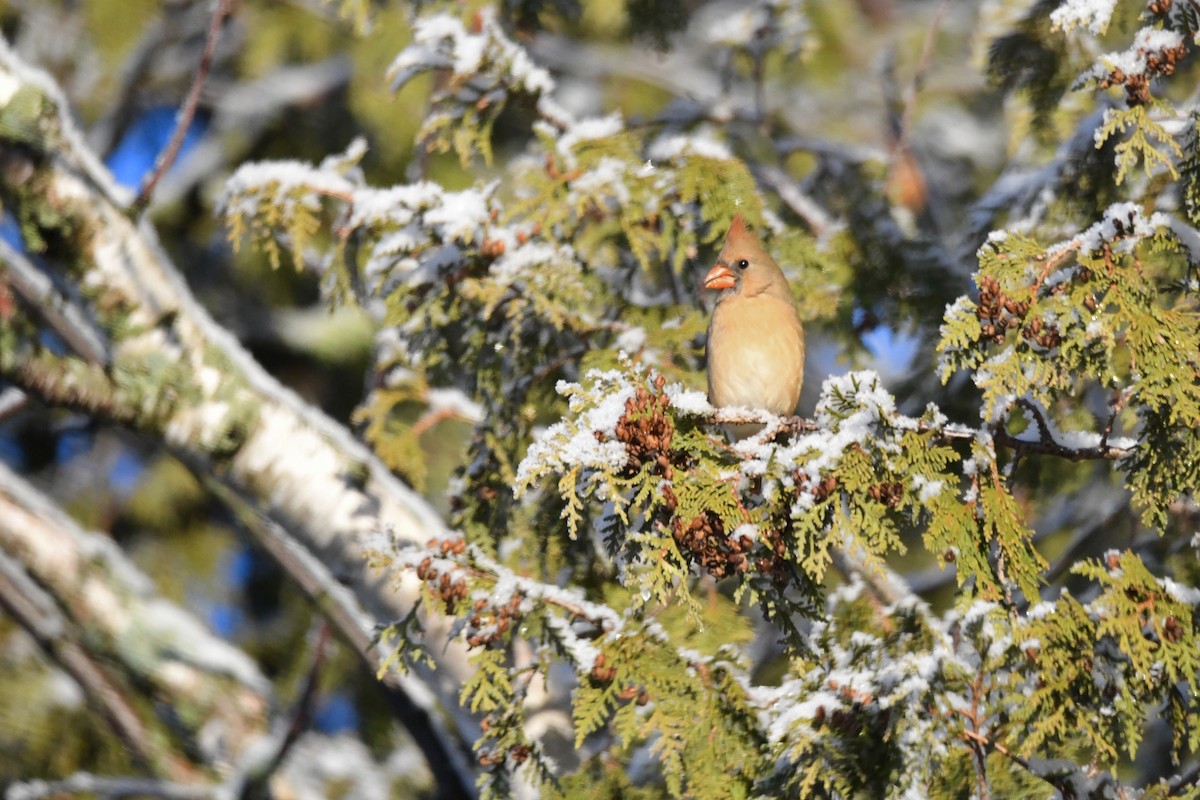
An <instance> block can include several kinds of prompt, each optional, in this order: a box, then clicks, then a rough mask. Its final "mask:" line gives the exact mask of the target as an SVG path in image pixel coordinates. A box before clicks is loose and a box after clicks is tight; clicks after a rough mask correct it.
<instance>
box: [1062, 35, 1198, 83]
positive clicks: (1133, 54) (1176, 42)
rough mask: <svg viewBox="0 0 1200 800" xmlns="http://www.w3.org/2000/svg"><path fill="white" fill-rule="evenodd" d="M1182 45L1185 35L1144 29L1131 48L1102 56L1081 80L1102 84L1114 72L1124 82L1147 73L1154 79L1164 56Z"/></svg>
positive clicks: (1134, 38) (1135, 36)
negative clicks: (1116, 72)
mask: <svg viewBox="0 0 1200 800" xmlns="http://www.w3.org/2000/svg"><path fill="white" fill-rule="evenodd" d="M1183 42H1184V39H1183V35H1182V34H1180V33H1178V32H1177V31H1173V30H1168V29H1165V28H1142V29H1141V30H1139V31H1138V32H1137V33H1136V34H1134V37H1133V43H1132V44H1131V45H1130V46H1129V47H1128V48H1126V49H1125V50H1120V51H1116V52H1112V53H1105V54H1104V55H1102V56H1100V57H1099V58H1098V59H1097V60H1096V63H1095V64H1094V65H1092V67H1091V69H1089V70H1087V71H1086V72H1084V73H1083V75H1082V76H1081V79H1082V80H1088V79H1091V80H1096V81H1100V80H1103V79H1104V78H1107V77H1108V76H1109V75H1111V74H1112V73H1113V72H1114V71H1119V72H1120V73H1121V76H1122V77H1123V78H1124V79H1128V78H1129V77H1130V76H1134V75H1146V74H1147V73H1149V74H1150V76H1151V77H1154V76H1155V75H1157V74H1159V71H1160V69H1161V66H1160V65H1161V60H1162V54H1163V53H1164V52H1165V51H1168V50H1178V49H1179V48H1180V47H1182V46H1183ZM1124 82H1125V80H1122V81H1120V83H1124Z"/></svg>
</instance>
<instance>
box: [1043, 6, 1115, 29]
mask: <svg viewBox="0 0 1200 800" xmlns="http://www.w3.org/2000/svg"><path fill="white" fill-rule="evenodd" d="M1116 5H1117V0H1063V2H1062V3H1060V4H1059V6H1058V8H1056V9H1054V10H1053V11H1051V12H1050V22H1051V23H1053V25H1054V27H1056V28H1059V29H1061V30H1064V31H1072V30H1074V29H1075V28H1087V29H1088V31H1089V32H1090V33H1091V34H1092V35H1093V36H1099V35H1101V34H1103V33H1104V32H1105V31H1106V30H1108V23H1109V20H1111V19H1112V14H1113V9H1114V8H1115V7H1116Z"/></svg>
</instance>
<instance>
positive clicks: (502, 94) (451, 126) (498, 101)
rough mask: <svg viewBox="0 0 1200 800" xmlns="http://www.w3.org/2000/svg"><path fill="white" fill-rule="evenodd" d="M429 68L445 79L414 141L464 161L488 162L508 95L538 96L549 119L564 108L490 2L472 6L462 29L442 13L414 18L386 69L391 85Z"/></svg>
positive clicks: (397, 85) (399, 84) (546, 77)
mask: <svg viewBox="0 0 1200 800" xmlns="http://www.w3.org/2000/svg"><path fill="white" fill-rule="evenodd" d="M434 70H435V71H440V72H446V73H448V75H449V78H448V80H447V81H446V84H445V86H444V87H440V88H438V89H437V91H436V92H435V94H434V96H433V98H432V106H433V108H432V112H431V113H430V114H429V115H428V116H427V117H426V120H425V124H424V125H423V126H422V127H421V131H420V133H419V134H418V140H419V141H421V142H423V143H424V144H425V145H426V146H428V147H431V148H433V149H435V150H438V151H442V152H445V151H448V150H450V149H453V150H454V151H455V153H457V154H458V156H459V159H460V160H461V161H462V163H463V164H464V165H466V164H467V163H469V162H470V160H471V157H472V156H473V155H474V154H475V153H479V154H480V155H482V156H483V158H484V160H485V161H489V162H490V161H491V141H490V139H491V129H492V125H493V124H494V123H495V121H496V118H497V117H498V116H499V115H500V112H501V111H502V110H503V109H504V107H505V106H506V105H507V104H508V102H509V101H510V100H511V99H513V97H514V95H516V96H527V97H533V98H535V99H538V100H539V106H544V113H546V115H547V116H551V117H552V118H553V117H558V116H561V114H562V113H563V112H561V110H560V109H558V107H557V106H556V105H554V104H553V101H552V100H551V99H550V98H549V95H550V94H551V92H552V91H553V90H554V81H553V79H552V78H551V77H550V73H549V72H547V71H546V70H545V69H543V68H542V67H539V66H537V65H536V64H535V63H534V62H533V59H531V58H530V57H529V53H528V52H527V51H526V50H525V48H523V47H521V46H520V45H518V44H516V43H515V42H513V41H512V40H511V39H509V38H508V36H507V35H506V34H505V33H504V30H503V29H502V28H501V26H500V24H499V22H498V20H497V19H496V15H495V11H494V10H493V9H491V8H485V9H483V10H481V11H479V12H477V13H476V14H475V15H474V16H473V17H472V19H471V24H470V27H469V28H468V26H467V25H465V24H464V23H463V22H462V21H461V20H459V19H457V18H455V17H453V16H450V15H448V14H434V15H430V16H424V17H420V18H419V19H418V20H417V22H416V24H415V26H414V31H413V42H412V44H410V45H409V46H408V47H407V48H405V49H404V51H403V52H401V53H400V55H399V56H397V57H396V59H395V61H393V62H392V65H391V67H390V68H389V70H388V75H389V76H390V77H391V79H392V87H393V89H400V88H401V87H403V86H404V85H405V84H407V83H408V82H409V81H410V80H412V78H413V77H415V76H416V75H419V74H420V73H422V72H427V71H434ZM543 99H544V102H542V100H543Z"/></svg>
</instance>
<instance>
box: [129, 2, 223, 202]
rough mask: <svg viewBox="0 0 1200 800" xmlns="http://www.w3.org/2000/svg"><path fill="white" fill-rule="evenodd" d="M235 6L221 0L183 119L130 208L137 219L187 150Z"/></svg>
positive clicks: (182, 109)
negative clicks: (187, 138)
mask: <svg viewBox="0 0 1200 800" xmlns="http://www.w3.org/2000/svg"><path fill="white" fill-rule="evenodd" d="M231 4H232V0H217V8H216V10H215V11H213V18H212V24H211V25H209V28H208V39H207V40H206V41H205V42H204V52H203V53H202V54H201V55H200V65H199V66H198V67H197V68H196V77H195V79H194V80H192V88H191V89H189V90H188V95H187V99H186V100H185V101H184V103H183V108H181V109H180V110H179V116H178V117H177V118H176V120H175V130H174V131H173V132H172V133H171V140H170V141H169V142H168V143H167V147H166V149H165V150H163V152H162V154H161V155H160V156H159V157H158V161H157V162H156V163H155V165H154V171H153V172H151V173H150V175H148V176H147V177H146V180H145V181H144V182H143V183H142V189H141V191H140V192H138V196H137V199H136V200H134V201H133V205H132V206H131V207H130V211H131V212H132V215H133V216H134V217H139V216H141V214H142V212H143V211H145V210H146V207H147V206H149V205H150V198H151V197H152V196H153V194H154V188H155V187H156V186H158V182H159V181H160V180H161V179H162V176H163V175H165V174H166V173H167V170H169V169H170V168H171V166H172V165H173V164H174V163H175V159H176V158H177V157H178V156H179V149H180V148H181V147H183V139H184V137H185V136H187V132H188V129H189V128H191V127H192V119H193V118H194V117H195V116H196V106H197V105H198V104H199V103H200V92H201V90H203V88H204V82H205V81H206V80H207V79H208V73H209V70H211V69H212V61H213V53H214V52H215V51H216V49H217V40H218V39H220V38H221V28H222V27H223V25H224V23H225V18H226V17H227V16H229V12H230V5H231Z"/></svg>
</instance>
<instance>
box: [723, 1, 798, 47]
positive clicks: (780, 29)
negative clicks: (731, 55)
mask: <svg viewBox="0 0 1200 800" xmlns="http://www.w3.org/2000/svg"><path fill="white" fill-rule="evenodd" d="M747 5H749V7H748V8H742V7H734V8H731V7H730V5H728V4H717V6H716V8H714V9H713V10H712V11H711V12H710V13H709V14H706V15H705V16H706V17H707V18H708V19H707V20H706V21H707V27H706V30H705V36H706V38H707V39H708V41H709V42H711V43H713V44H714V45H717V46H719V47H727V48H729V49H731V50H734V51H741V52H746V53H749V54H752V55H753V56H755V57H757V58H761V57H762V56H763V55H764V54H765V53H767V52H768V51H771V52H779V53H782V54H783V55H784V56H786V57H794V56H796V55H800V54H803V53H804V52H805V51H806V50H807V49H808V48H810V47H811V46H812V45H813V41H812V37H811V36H810V27H811V26H810V25H809V21H808V16H807V14H805V13H804V3H803V2H801V1H800V0H760V1H759V2H756V3H753V4H747Z"/></svg>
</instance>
